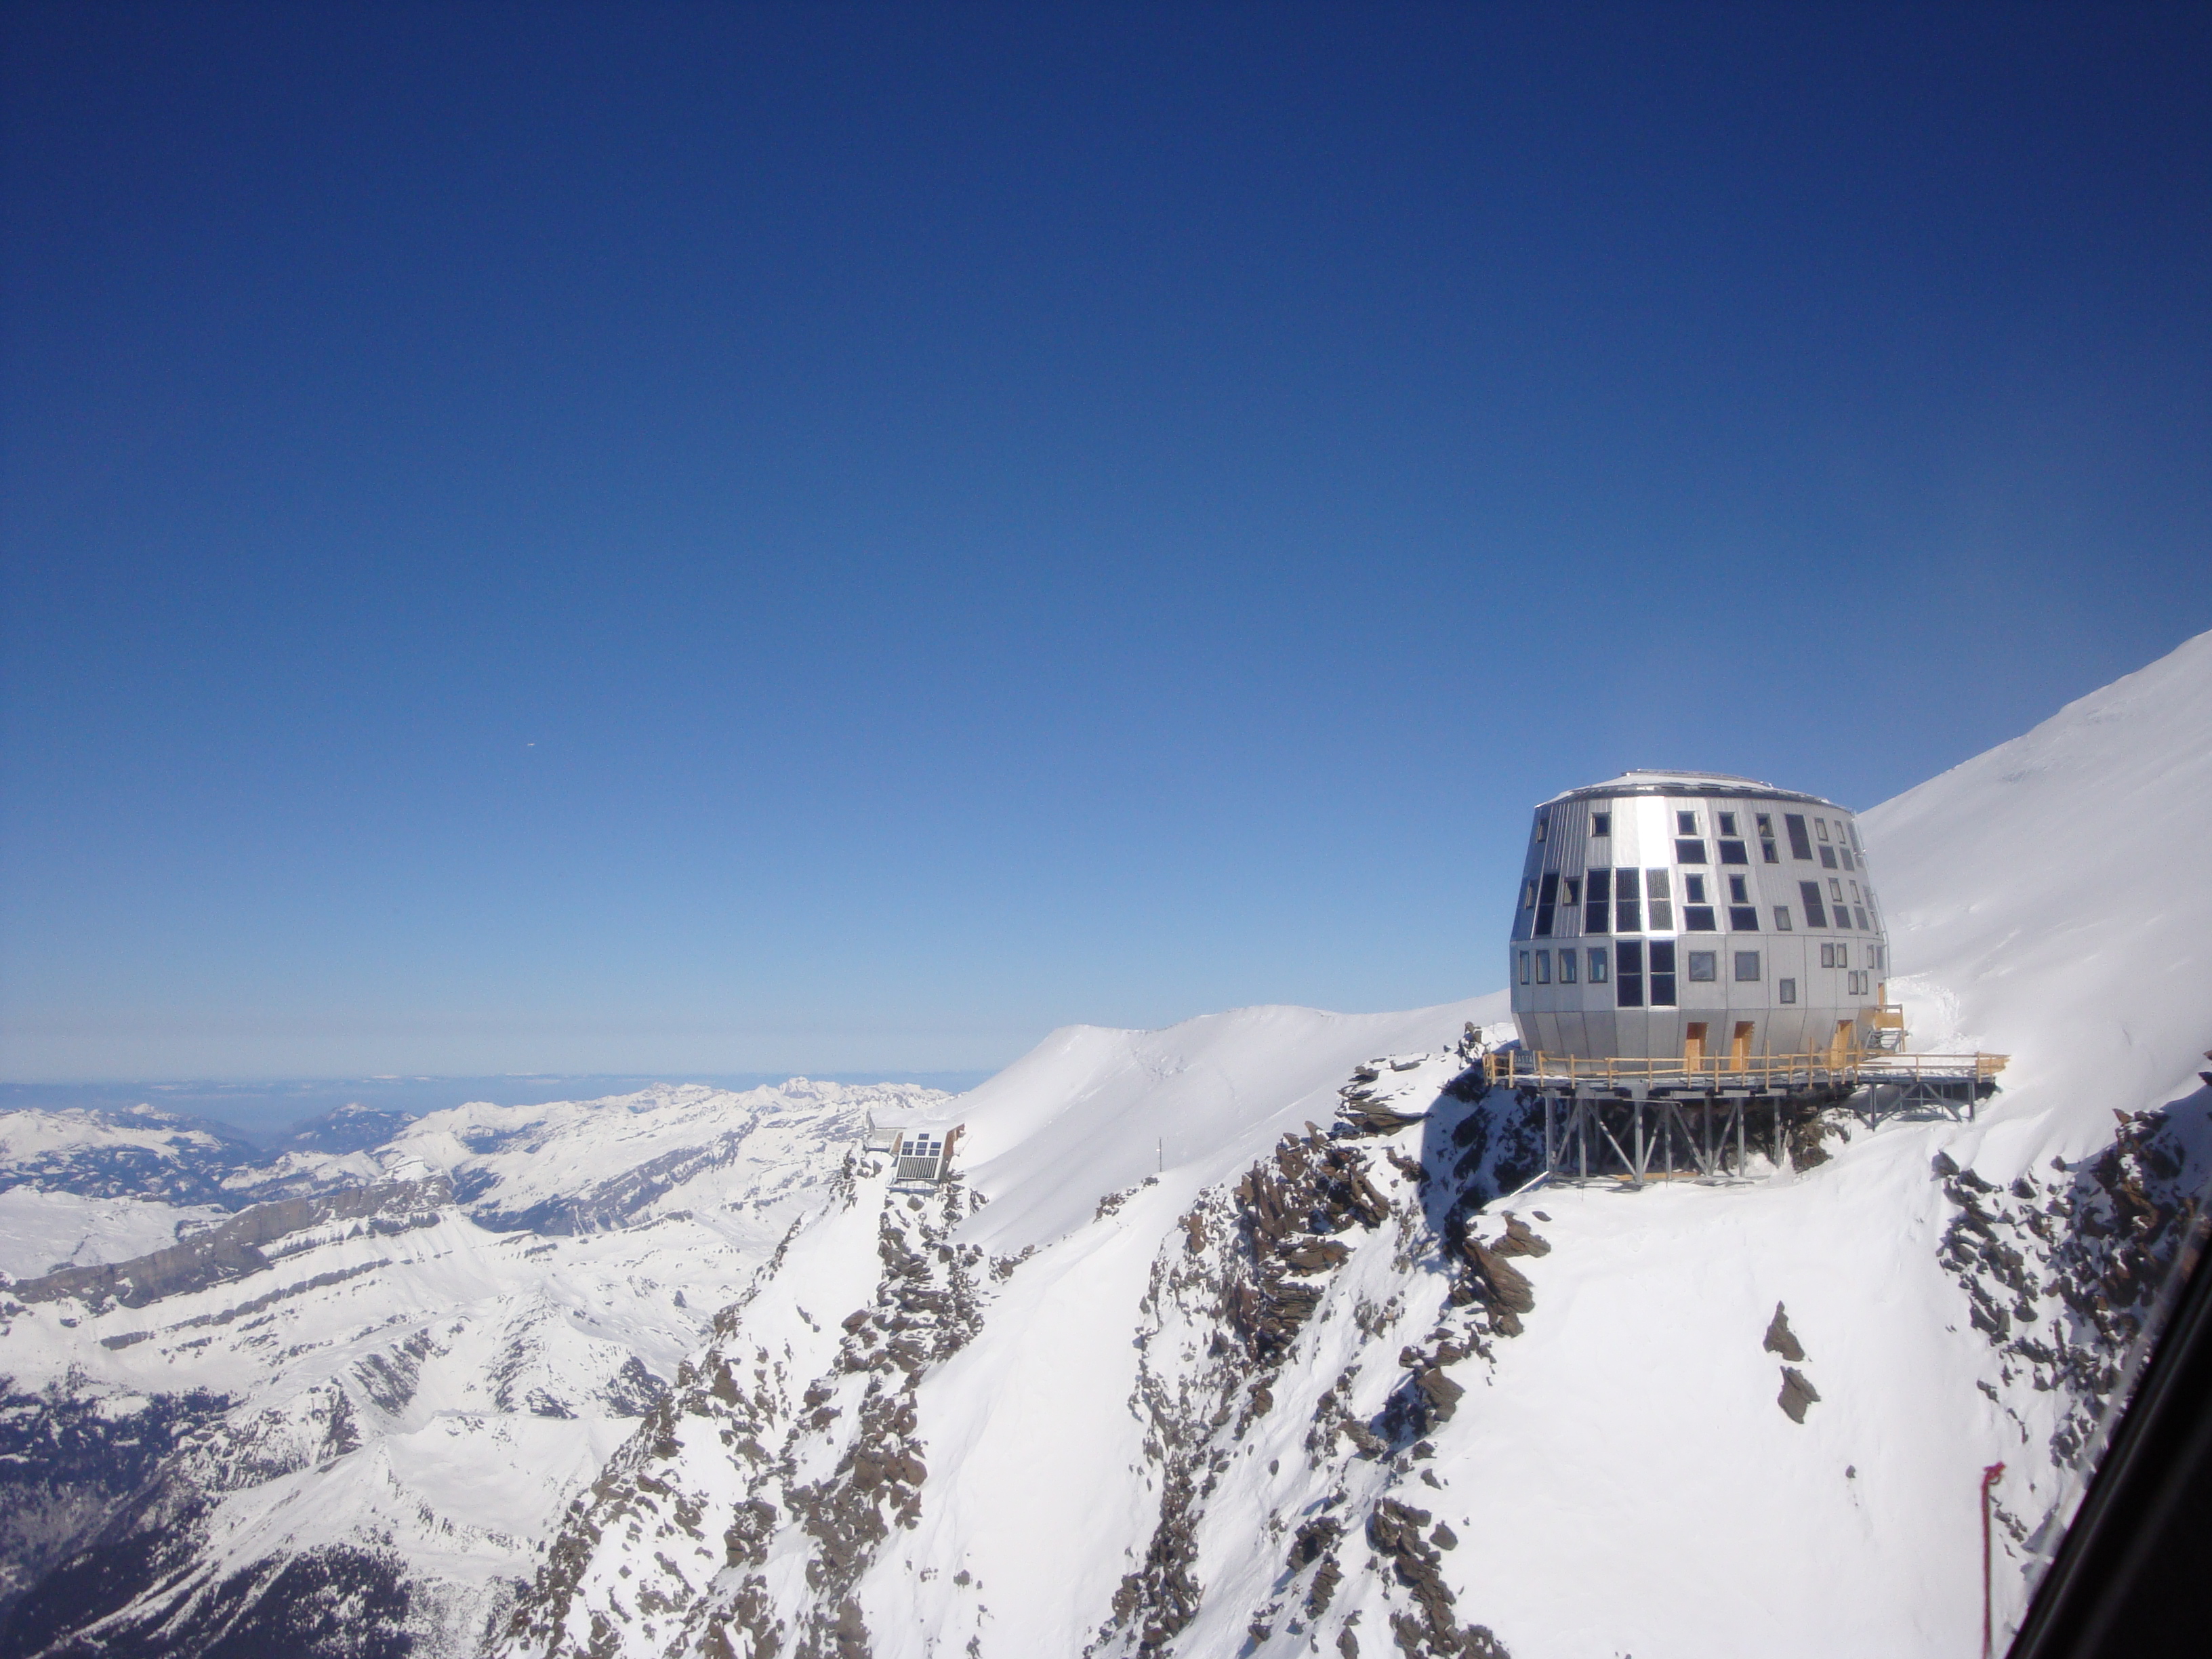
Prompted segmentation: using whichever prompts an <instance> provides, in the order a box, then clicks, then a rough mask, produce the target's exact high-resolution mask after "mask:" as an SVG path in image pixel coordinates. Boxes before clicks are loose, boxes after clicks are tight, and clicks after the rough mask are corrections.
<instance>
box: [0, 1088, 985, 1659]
mask: <svg viewBox="0 0 2212 1659" xmlns="http://www.w3.org/2000/svg"><path fill="white" fill-rule="evenodd" d="M940 1098H941V1097H940V1096H939V1095H937V1094H935V1093H934V1092H933V1091H927V1090H918V1089H912V1088H906V1087H900V1086H884V1087H867V1088H844V1087H841V1086H839V1085H817V1084H811V1083H808V1082H806V1081H805V1079H794V1080H793V1083H792V1084H791V1085H787V1087H785V1088H783V1089H760V1090H754V1091H750V1092H748V1093H745V1094H731V1093H726V1092H723V1091H715V1090H711V1089H707V1088H702V1087H691V1088H667V1089H656V1090H649V1091H644V1092H642V1093H640V1094H636V1095H631V1096H625V1097H617V1098H613V1099H609V1100H605V1101H597V1102H582V1103H556V1104H553V1105H546V1106H533V1107H527V1108H501V1107H495V1106H489V1105H482V1104H479V1105H472V1106H465V1107H461V1108H458V1109H454V1110H453V1111H449V1112H441V1113H437V1114H435V1115H432V1116H430V1117H428V1118H425V1119H423V1120H421V1121H417V1122H415V1123H411V1124H408V1125H406V1126H405V1127H404V1128H403V1130H402V1132H401V1133H400V1134H399V1136H398V1138H397V1139H393V1140H392V1141H390V1142H387V1143H386V1144H385V1145H384V1146H380V1147H377V1148H375V1149H374V1151H373V1152H343V1153H315V1152H302V1153H296V1154H294V1155H292V1161H293V1163H294V1164H295V1165H296V1166H297V1167H296V1168H295V1169H294V1170H293V1174H294V1175H295V1176H298V1177H299V1179H300V1182H302V1183H304V1190H305V1192H306V1194H307V1195H304V1196H294V1197H289V1198H286V1199H284V1200H281V1201H278V1202H275V1203H263V1204H259V1205H256V1206H249V1207H247V1208H245V1209H243V1210H240V1211H239V1212H237V1213H235V1214H232V1213H230V1212H227V1211H226V1210H224V1209H221V1208H216V1207H213V1206H204V1207H201V1208H197V1209H193V1210H189V1211H186V1210H179V1209H175V1208H173V1207H171V1206H163V1205H160V1204H156V1203H151V1202H147V1201H144V1200H118V1199H101V1198H89V1199H88V1198H86V1197H83V1196H81V1195H78V1194H72V1193H65V1192H49V1191H40V1190H38V1189H37V1188H36V1187H35V1186H34V1185H33V1183H32V1182H29V1181H26V1182H25V1183H24V1184H21V1185H19V1186H17V1187H15V1188H13V1189H11V1190H9V1191H8V1192H6V1193H4V1194H0V1242H9V1243H11V1254H13V1255H15V1260H13V1261H10V1262H9V1267H10V1268H11V1270H14V1271H15V1283H14V1284H13V1285H9V1286H6V1287H0V1375H4V1377H5V1381H4V1382H0V1396H4V1399H3V1400H0V1453H4V1455H5V1457H4V1462H0V1492H4V1494H5V1497H6V1499H7V1501H6V1502H5V1503H4V1504H0V1512H4V1518H0V1620H4V1622H0V1651H7V1652H11V1653H14V1652H37V1651H41V1650H46V1648H47V1647H48V1646H49V1645H55V1644H58V1645H57V1647H56V1650H68V1651H76V1650H77V1649H76V1647H71V1646H70V1645H69V1644H71V1643H76V1644H82V1643H84V1642H86V1641H94V1640H96V1641H97V1642H99V1643H100V1644H104V1646H103V1647H102V1649H101V1650H104V1651H112V1652H141V1651H143V1652H149V1653H151V1652H161V1653H193V1652H198V1651H202V1650H205V1649H206V1648H208V1647H209V1646H210V1645H212V1644H216V1643H217V1642H221V1641H228V1642H229V1643H230V1644H232V1648H231V1649H226V1651H228V1650H233V1649H234V1650H240V1651H253V1650H257V1649H256V1647H255V1644H257V1643H258V1644H263V1646H264V1648H265V1649H266V1650H270V1651H277V1652H302V1653H304V1652H313V1651H320V1650H325V1645H326V1644H327V1643H329V1642H331V1641H336V1642H337V1643H338V1645H339V1648H340V1649H342V1650H344V1651H348V1652H362V1651H392V1652H398V1651H402V1650H411V1651H414V1652H416V1653H435V1652H456V1653H460V1652H470V1651H473V1650H474V1649H475V1647H476V1645H477V1639H476V1638H477V1637H478V1636H479V1635H480V1633H481V1632H482V1631H483V1628H484V1626H485V1621H486V1620H487V1619H488V1618H489V1616H490V1614H491V1613H492V1611H493V1610H494V1609H495V1608H496V1607H497V1606H499V1605H500V1604H501V1601H502V1600H503V1598H504V1597H505V1595H507V1593H508V1592H509V1590H510V1589H511V1587H512V1584H513V1581H514V1579H515V1578H517V1577H520V1575H522V1574H524V1573H526V1572H527V1571H529V1568H530V1563H531V1550H532V1546H533V1545H534V1544H535V1543H537V1542H538V1541H540V1540H542V1539H543V1537H544V1535H545V1534H546V1532H547V1531H548V1529H549V1528H550V1526H551V1524H552V1522H553V1521H554V1519H555V1517H556V1516H558V1515H559V1513H560V1512H561V1509H562V1504H564V1503H566V1501H567V1500H568V1496H569V1495H570V1494H571V1493H572V1492H574V1491H575V1490H576V1489H577V1488H579V1487H580V1486H582V1485H583V1484H584V1483H586V1482H587V1481H588V1480H590V1479H591V1478H592V1475H593V1474H595V1473H596V1472H597V1471H598V1469H599V1467H600V1465H601V1464H602V1463H603V1462H605V1459H606V1458H607V1456H608V1455H610V1454H611V1452H612V1451H613V1450H614V1449H616V1448H617V1446H618V1445H620V1444H621V1443H622V1442H623V1439H624V1438H625V1437H626V1436H627V1435H628V1433H629V1429H630V1428H631V1426H632V1425H634V1424H635V1421H636V1420H637V1419H638V1418H639V1417H640V1416H641V1414H642V1413H646V1412H647V1411H649V1410H650V1409H651V1408H652V1407H653V1404H654V1402H655V1401H657V1400H659V1398H661V1397H662V1396H663V1395H665V1392H666V1390H667V1387H668V1379H669V1378H671V1376H673V1375H674V1374H675V1372H676V1370H677V1368H678V1365H679V1364H680V1363H681V1362H682V1361H683V1359H684V1357H685V1356H686V1355H687V1354H689V1353H690V1352H692V1351H693V1350H695V1349H696V1347H697V1346H699V1344H700V1343H701V1342H702V1340H703V1339H704V1337H705V1335H706V1334H707V1331H708V1322H709V1321H710V1320H711V1319H712V1317H713V1316H714V1310H716V1309H717V1308H719V1307H720V1306H722V1305H723V1304H726V1302H728V1301H729V1300H730V1299H731V1298H732V1297H733V1296H734V1295H736V1293H737V1292H738V1290H739V1288H740V1287H741V1286H742V1285H744V1283H745V1281H746V1279H747V1277H748V1275H749V1274H750V1272H751V1271H752V1269H753V1268H754V1267H756V1266H757V1265H758V1264H759V1263H760V1262H761V1261H763V1259H764V1258H765V1257H766V1256H767V1255H769V1252H770V1251H771V1250H772V1249H774V1248H775V1243H776V1242H777V1241H778V1240H779V1239H780V1238H781V1237H782V1236H783V1234H784V1233H785V1232H786V1231H787V1230H788V1229H789V1227H790V1226H791V1225H793V1222H794V1221H795V1220H796V1219H798V1218H800V1217H802V1216H803V1215H804V1214H805V1212H806V1209H807V1206H808V1205H809V1204H810V1202H817V1201H818V1200H819V1195H820V1194H821V1191H822V1189H823V1186H824V1184H825V1183H826V1182H828V1180H829V1178H830V1176H832V1175H833V1173H834V1172H835V1171H836V1170H837V1168H838V1167H839V1165H840V1164H841V1163H842V1160H843V1159H844V1158H845V1156H846V1153H847V1152H848V1148H849V1147H850V1146H852V1145H853V1144H854V1142H855V1141H856V1140H857V1139H859V1138H860V1135H861V1133H862V1132H863V1129H864V1127H865V1124H866V1118H867V1115H868V1113H869V1112H870V1110H871V1109H878V1110H911V1109H915V1108H916V1107H927V1105H929V1104H930V1103H933V1102H935V1101H936V1100H938V1099H940ZM70 1132H71V1133H74V1134H76V1137H77V1141H76V1145H77V1146H78V1148H79V1150H80V1151H81V1150H82V1142H83V1140H84V1139H85V1138H86V1136H87V1135H88V1134H92V1135H93V1136H94V1138H95V1139H97V1138H98V1136H99V1135H100V1133H105V1132H104V1131H99V1130H98V1129H97V1127H96V1126H95V1127H94V1129H92V1130H88V1129H87V1127H86V1126H83V1125H75V1126H70ZM32 1140H35V1141H36V1142H37V1146H36V1147H35V1148H34V1149H33V1150H34V1152H37V1153H38V1155H39V1156H40V1157H41V1158H44V1160H45V1161H44V1164H43V1165H42V1167H44V1168H45V1169H46V1172H47V1175H48V1176H49V1177H51V1178H57V1179H58V1178H61V1173H64V1172H67V1171H70V1170H73V1171H75V1172H76V1173H77V1174H80V1175H81V1174H82V1173H83V1172H84V1170H85V1169H86V1168H87V1167H88V1166H87V1165H86V1164H85V1163H84V1161H83V1160H82V1158H75V1159H72V1158H49V1157H46V1153H49V1152H53V1151H54V1150H55V1146H56V1144H57V1143H56V1137H55V1134H54V1133H53V1127H52V1125H47V1124H43V1123H41V1124H35V1125H33V1126H31V1127H30V1129H29V1130H27V1131H23V1130H20V1129H19V1130H18V1131H17V1133H16V1134H15V1141H16V1143H17V1144H18V1145H21V1144H22V1143H24V1142H27V1141H32ZM102 1144H103V1145H104V1142H103V1143H102ZM282 1174H283V1171H281V1170H280V1171H279V1176H282ZM267 1175H268V1172H267V1171H266V1170H264V1171H260V1172H258V1175H257V1177H256V1178H257V1179H258V1180H263V1184H264V1188H265V1187H266V1186H267V1185H268V1184H269V1182H268V1181H267V1180H266V1179H264V1177H266V1176H267ZM349 1177H358V1178H357V1179H349ZM165 1178H166V1177H165ZM277 1184H278V1185H283V1182H282V1180H279V1181H278V1182H277ZM110 1212H118V1213H116V1214H115V1216H114V1217H113V1222H114V1231H113V1232H112V1235H111V1236H110V1241H109V1242H107V1243H104V1244H102V1245H101V1246H100V1247H98V1248H94V1247H92V1246H88V1245H86V1244H85V1243H82V1242H81V1240H71V1242H70V1243H69V1245H67V1246H66V1247H61V1245H60V1241H61V1240H63V1239H64V1238H66V1237H69V1236H70V1234H71V1233H72V1232H73V1231H76V1230H77V1229H79V1228H80V1227H81V1226H82V1227H86V1228H90V1227H94V1226H96V1225H98V1224H99V1223H100V1222H101V1221H102V1220H103V1219H106V1218H109V1215H110ZM16 1241H20V1243H17V1242H16ZM126 1247H143V1250H144V1251H148V1252H152V1254H139V1253H137V1251H136V1250H134V1249H132V1248H126ZM41 1255H44V1256H45V1257H46V1260H39V1259H38V1258H39V1257H40V1256H41ZM132 1255H136V1257H137V1259H136V1260H132V1261H125V1260H124V1258H125V1257H130V1256H132ZM25 1258H28V1259H25ZM64 1258H66V1259H68V1260H69V1261H72V1262H74V1263H76V1264H81V1265H78V1266H76V1267H72V1268H70V1270H69V1271H67V1272H64V1273H54V1274H51V1275H48V1274H47V1270H48V1269H49V1268H51V1267H53V1266H54V1265H55V1263H56V1262H57V1261H60V1260H62V1259H64ZM103 1261H106V1262H111V1263H119V1264H120V1265H118V1266H116V1267H113V1268H112V1270H110V1269H103V1268H101V1267H98V1266H96V1265H91V1264H97V1263H100V1262H103ZM23 1269H27V1270H28V1271H23ZM41 1275H46V1276H41ZM349 1608H350V1611H348V1609H349ZM157 1632H158V1633H157ZM364 1642H365V1643H367V1644H368V1645H367V1646H366V1647H363V1646H361V1645H359V1644H362V1643H364ZM410 1642H411V1643H412V1647H411V1649H410V1647H409V1644H410ZM379 1643H381V1644H382V1646H381V1647H379V1645H378V1644H379ZM348 1644H353V1645H348Z"/></svg>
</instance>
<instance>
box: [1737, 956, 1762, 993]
mask: <svg viewBox="0 0 2212 1659" xmlns="http://www.w3.org/2000/svg"><path fill="white" fill-rule="evenodd" d="M1758 979H1759V952H1758V951H1737V952H1736V953H1735V980H1736V983H1737V984H1739V985H1750V984H1754V983H1756V982H1757V981H1758Z"/></svg>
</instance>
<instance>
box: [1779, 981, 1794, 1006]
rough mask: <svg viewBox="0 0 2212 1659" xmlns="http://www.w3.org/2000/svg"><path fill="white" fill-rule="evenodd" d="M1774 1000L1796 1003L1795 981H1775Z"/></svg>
mask: <svg viewBox="0 0 2212 1659" xmlns="http://www.w3.org/2000/svg"><path fill="white" fill-rule="evenodd" d="M1774 1000H1776V1001H1777V1002H1795V1001H1796V1000H1797V981H1796V980H1794V979H1784V980H1777V981H1775V984H1774Z"/></svg>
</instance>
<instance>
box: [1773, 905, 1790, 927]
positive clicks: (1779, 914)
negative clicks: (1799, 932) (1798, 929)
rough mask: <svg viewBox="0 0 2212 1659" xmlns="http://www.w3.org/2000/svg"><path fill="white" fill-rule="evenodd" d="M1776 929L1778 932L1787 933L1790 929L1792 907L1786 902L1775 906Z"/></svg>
mask: <svg viewBox="0 0 2212 1659" xmlns="http://www.w3.org/2000/svg"><path fill="white" fill-rule="evenodd" d="M1774 931H1775V932H1776V933H1788V932H1789V931H1790V907H1789V906H1788V905H1786V904H1778V905H1776V906H1775V907H1774Z"/></svg>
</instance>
